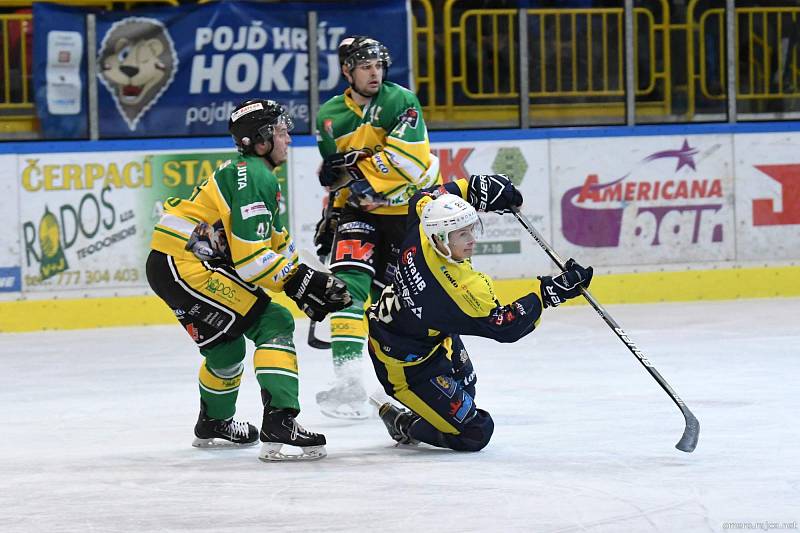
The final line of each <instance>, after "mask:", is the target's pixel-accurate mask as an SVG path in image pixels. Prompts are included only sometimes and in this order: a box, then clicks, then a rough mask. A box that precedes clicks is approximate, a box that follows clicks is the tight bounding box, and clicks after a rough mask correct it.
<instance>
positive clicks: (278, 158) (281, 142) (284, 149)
mask: <svg viewBox="0 0 800 533" xmlns="http://www.w3.org/2000/svg"><path fill="white" fill-rule="evenodd" d="M290 144H292V137H291V135H289V130H288V129H287V128H286V125H285V124H278V125H276V126H275V131H274V132H273V134H272V153H271V154H270V157H271V158H272V160H273V161H275V164H276V165H282V164H283V163H285V162H286V161H287V160H288V159H289V145H290Z"/></svg>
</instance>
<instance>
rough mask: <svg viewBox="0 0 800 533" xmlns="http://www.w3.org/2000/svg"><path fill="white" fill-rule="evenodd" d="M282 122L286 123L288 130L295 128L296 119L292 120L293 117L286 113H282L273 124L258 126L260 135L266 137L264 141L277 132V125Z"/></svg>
mask: <svg viewBox="0 0 800 533" xmlns="http://www.w3.org/2000/svg"><path fill="white" fill-rule="evenodd" d="M281 124H285V125H286V131H287V132H289V131H292V130H293V129H294V120H292V117H290V116H289V115H288V114H286V113H282V114H281V115H280V116H279V117H278V119H277V120H276V121H275V122H274V123H273V124H264V125H263V126H261V127H260V128H258V135H259V136H261V138H262V139H264V142H266V141H267V140H269V139H272V136H273V135H274V134H275V127H276V126H279V125H281Z"/></svg>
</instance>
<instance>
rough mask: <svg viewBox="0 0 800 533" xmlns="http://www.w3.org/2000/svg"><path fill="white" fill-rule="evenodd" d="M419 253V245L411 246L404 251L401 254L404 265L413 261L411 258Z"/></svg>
mask: <svg viewBox="0 0 800 533" xmlns="http://www.w3.org/2000/svg"><path fill="white" fill-rule="evenodd" d="M415 255H417V247H416V246H409V247H408V248H406V249H405V250H403V253H402V254H401V255H400V257H401V260H402V261H403V264H404V265H407V264H408V263H409V262H410V261H413V260H412V259H411V258H412V257H414V256H415Z"/></svg>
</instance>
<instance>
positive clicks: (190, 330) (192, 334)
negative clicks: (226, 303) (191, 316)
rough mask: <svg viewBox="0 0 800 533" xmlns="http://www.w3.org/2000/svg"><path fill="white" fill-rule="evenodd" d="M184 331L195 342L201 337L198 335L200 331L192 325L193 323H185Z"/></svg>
mask: <svg viewBox="0 0 800 533" xmlns="http://www.w3.org/2000/svg"><path fill="white" fill-rule="evenodd" d="M186 333H188V334H189V336H190V337H191V338H192V340H193V341H195V342H197V341H199V340H200V339H202V338H203V337H201V336H200V331H198V329H197V328H196V327H194V324H193V323H191V322H190V323H188V324H186Z"/></svg>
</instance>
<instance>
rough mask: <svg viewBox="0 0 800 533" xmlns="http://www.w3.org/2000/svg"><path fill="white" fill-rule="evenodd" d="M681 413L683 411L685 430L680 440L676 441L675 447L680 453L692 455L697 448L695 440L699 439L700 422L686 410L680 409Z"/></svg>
mask: <svg viewBox="0 0 800 533" xmlns="http://www.w3.org/2000/svg"><path fill="white" fill-rule="evenodd" d="M681 411H683V417H684V418H685V419H686V428H685V429H684V430H683V436H682V437H681V440H679V441H678V444H676V445H675V447H676V448H677V449H679V450H680V451H682V452H686V453H692V452H693V451H694V449H695V448H696V447H697V440H698V439H699V438H700V422H699V421H698V420H697V418H695V416H694V415H693V414H692V412H691V411H689V410H688V409H685V410H684V409H681Z"/></svg>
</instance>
